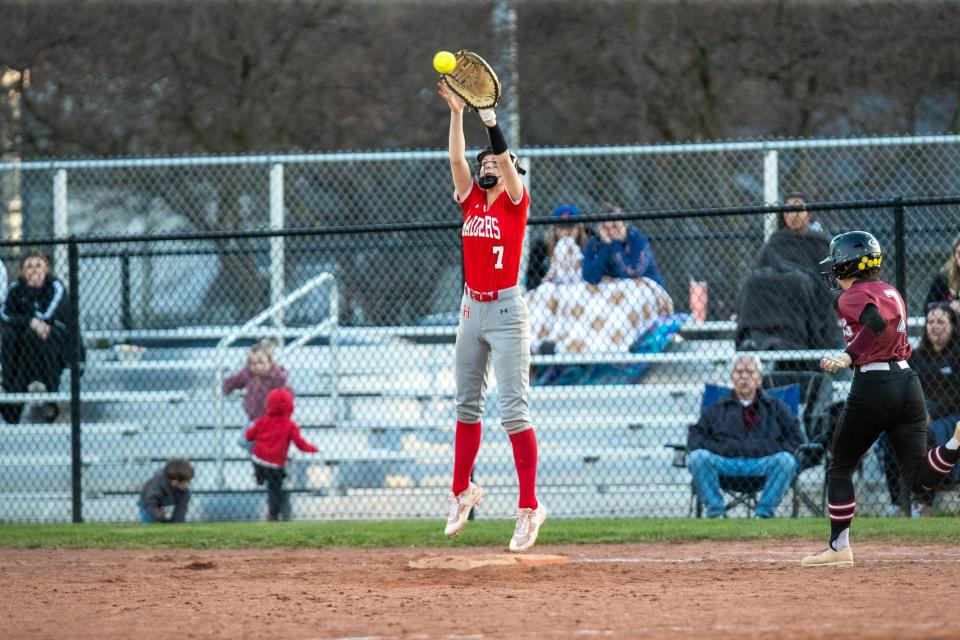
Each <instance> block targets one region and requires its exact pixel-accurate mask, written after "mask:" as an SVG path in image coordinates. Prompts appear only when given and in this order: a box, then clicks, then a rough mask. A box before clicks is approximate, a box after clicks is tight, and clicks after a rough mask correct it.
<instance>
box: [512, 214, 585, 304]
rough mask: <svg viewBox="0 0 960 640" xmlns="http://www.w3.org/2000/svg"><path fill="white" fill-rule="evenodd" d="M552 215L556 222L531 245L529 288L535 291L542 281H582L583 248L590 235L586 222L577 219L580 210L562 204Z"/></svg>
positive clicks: (528, 271)
mask: <svg viewBox="0 0 960 640" xmlns="http://www.w3.org/2000/svg"><path fill="white" fill-rule="evenodd" d="M553 217H554V218H556V219H557V222H556V224H554V225H553V226H551V227H550V228H549V229H548V230H547V232H546V233H545V234H544V235H543V236H542V237H540V238H537V239H536V240H534V242H533V244H532V245H531V246H530V257H529V260H528V264H527V280H526V287H527V291H533V290H534V289H536V288H537V287H539V286H540V284H541V283H543V282H553V283H555V284H569V283H574V282H583V276H582V275H581V270H582V268H583V267H582V265H583V247H584V245H586V243H587V239H588V238H589V234H588V233H587V227H586V225H584V224H583V223H582V222H579V221H578V220H577V219H578V218H579V217H580V209H578V208H577V207H575V206H573V205H571V204H561V205H558V206H557V207H556V208H555V209H554V210H553Z"/></svg>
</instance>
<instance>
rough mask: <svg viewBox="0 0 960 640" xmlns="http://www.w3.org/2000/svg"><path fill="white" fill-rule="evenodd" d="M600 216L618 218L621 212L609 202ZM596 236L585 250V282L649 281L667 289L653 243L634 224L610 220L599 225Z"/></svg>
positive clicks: (602, 209)
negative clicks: (658, 265)
mask: <svg viewBox="0 0 960 640" xmlns="http://www.w3.org/2000/svg"><path fill="white" fill-rule="evenodd" d="M600 213H608V214H613V215H616V214H619V213H621V210H620V207H617V206H614V205H612V204H610V203H605V204H604V205H603V207H602V208H601V210H600ZM596 234H597V235H596V236H595V237H592V238H590V239H589V240H587V244H586V246H585V247H584V249H583V279H584V280H586V281H587V282H588V283H590V284H598V283H599V282H600V281H601V280H603V279H604V278H613V279H626V278H633V279H639V278H649V279H650V280H652V281H654V282H656V283H657V284H658V285H660V286H661V287H663V278H661V277H660V271H659V270H658V269H657V261H656V258H654V255H653V249H652V248H651V247H650V241H649V240H647V237H646V236H645V235H643V234H642V233H640V230H639V229H637V228H636V227H635V226H634V225H632V224H627V223H626V222H624V221H623V220H609V221H606V222H601V223H599V224H598V225H597V228H596Z"/></svg>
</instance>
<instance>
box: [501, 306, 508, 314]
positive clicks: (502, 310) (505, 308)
mask: <svg viewBox="0 0 960 640" xmlns="http://www.w3.org/2000/svg"><path fill="white" fill-rule="evenodd" d="M509 312H510V309H509V308H507V307H503V308H502V309H500V315H503V314H505V313H509Z"/></svg>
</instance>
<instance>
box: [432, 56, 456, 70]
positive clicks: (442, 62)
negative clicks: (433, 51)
mask: <svg viewBox="0 0 960 640" xmlns="http://www.w3.org/2000/svg"><path fill="white" fill-rule="evenodd" d="M433 68H434V69H436V70H437V72H438V73H443V74H447V73H453V70H454V69H456V68H457V57H456V56H455V55H453V54H452V53H450V52H449V51H437V55H435V56H433Z"/></svg>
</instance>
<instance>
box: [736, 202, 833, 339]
mask: <svg viewBox="0 0 960 640" xmlns="http://www.w3.org/2000/svg"><path fill="white" fill-rule="evenodd" d="M805 202H806V197H805V196H804V195H803V194H799V193H794V194H790V195H788V196H787V198H786V202H785V204H788V205H801V204H805ZM829 247H830V238H829V237H828V236H827V235H826V234H824V233H823V232H822V231H820V230H819V223H818V222H817V221H816V220H815V219H814V217H813V214H811V213H810V212H809V211H790V212H781V213H779V214H778V228H777V230H776V231H774V232H773V233H772V234H770V237H769V238H767V240H766V242H764V244H763V247H762V248H761V250H760V257H759V259H758V260H757V265H756V267H755V268H754V269H753V271H751V272H750V273H749V274H747V276H746V278H745V279H744V281H743V283H742V284H741V286H740V290H739V292H738V294H737V305H736V306H737V333H736V345H737V348H738V349H745V350H766V349H821V348H826V347H835V346H837V345H839V344H840V342H841V339H842V335H841V332H840V327H839V326H838V323H837V317H836V313H835V311H834V294H832V293H831V292H830V291H828V290H827V288H826V287H824V286H823V285H822V283H821V281H820V261H821V260H822V259H823V257H824V256H825V255H827V251H828V249H829ZM784 305H788V306H789V309H790V312H789V313H785V312H784Z"/></svg>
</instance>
